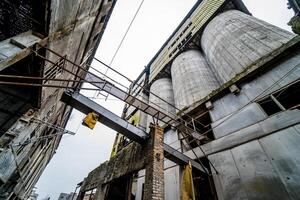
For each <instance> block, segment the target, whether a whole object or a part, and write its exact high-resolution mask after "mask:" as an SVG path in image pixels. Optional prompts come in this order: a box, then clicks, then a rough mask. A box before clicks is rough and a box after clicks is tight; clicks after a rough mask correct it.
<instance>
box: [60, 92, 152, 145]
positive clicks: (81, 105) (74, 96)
mask: <svg viewBox="0 0 300 200" xmlns="http://www.w3.org/2000/svg"><path fill="white" fill-rule="evenodd" d="M61 101H63V102H64V103H66V104H68V105H70V106H72V107H73V108H75V109H76V110H79V111H80V112H82V113H84V114H88V113H90V112H95V113H97V114H98V115H99V118H98V121H99V122H101V123H102V124H104V125H105V126H108V127H110V128H111V129H113V130H115V131H117V132H119V133H122V134H123V135H125V136H126V137H127V138H129V139H131V140H133V141H135V142H138V143H144V142H145V141H146V139H147V138H148V134H146V133H145V132H144V131H143V130H141V129H139V128H137V127H136V126H134V125H131V124H130V123H129V122H127V121H125V120H123V119H122V118H121V117H119V116H118V115H116V114H114V113H113V112H111V111H109V110H107V109H106V108H104V107H102V106H100V105H99V104H97V103H96V102H94V101H92V100H90V99H89V98H87V97H85V96H83V95H82V94H79V93H72V92H65V93H64V94H63V95H62V97H61Z"/></svg>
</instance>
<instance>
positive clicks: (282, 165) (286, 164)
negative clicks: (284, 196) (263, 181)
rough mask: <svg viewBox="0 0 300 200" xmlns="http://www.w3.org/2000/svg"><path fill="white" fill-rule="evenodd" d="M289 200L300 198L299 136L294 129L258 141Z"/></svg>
mask: <svg viewBox="0 0 300 200" xmlns="http://www.w3.org/2000/svg"><path fill="white" fill-rule="evenodd" d="M259 142H260V144H261V145H262V147H263V149H264V151H265V152H266V154H267V155H268V157H269V159H270V160H271V162H272V165H273V166H274V168H275V169H276V171H277V173H278V174H279V176H280V178H281V181H282V182H283V184H284V185H285V188H286V190H287V191H288V193H289V195H290V197H291V199H295V200H296V199H299V197H300V146H299V144H300V134H299V133H297V131H296V130H295V128H294V127H291V128H289V129H286V130H283V131H280V132H278V133H275V134H272V135H269V136H267V137H264V138H262V139H260V140H259Z"/></svg>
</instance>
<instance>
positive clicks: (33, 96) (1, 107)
mask: <svg viewBox="0 0 300 200" xmlns="http://www.w3.org/2000/svg"><path fill="white" fill-rule="evenodd" d="M41 62H42V61H41V60H40V59H39V58H37V57H34V56H33V55H32V56H28V57H26V58H24V59H22V60H20V61H19V62H17V63H15V64H13V65H11V66H10V67H8V68H6V69H4V70H2V71H1V72H0V74H1V75H16V76H36V77H39V76H41V68H40V66H41ZM0 81H3V82H13V83H36V84H39V83H41V82H40V80H30V79H26V80H25V79H20V78H15V77H14V78H12V77H1V78H0ZM40 98H41V88H40V87H28V86H22V85H6V84H5V85H4V84H3V85H1V84H0V102H1V104H0V136H1V135H3V133H5V132H6V131H7V130H8V129H9V128H10V127H11V126H12V125H13V124H14V123H15V122H16V121H17V120H18V118H19V117H21V116H22V115H23V114H25V113H26V112H27V111H28V110H29V109H30V108H32V107H34V108H39V106H40Z"/></svg>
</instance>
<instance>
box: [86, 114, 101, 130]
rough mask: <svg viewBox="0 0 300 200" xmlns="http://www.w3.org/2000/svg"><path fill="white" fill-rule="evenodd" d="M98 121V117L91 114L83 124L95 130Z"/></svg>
mask: <svg viewBox="0 0 300 200" xmlns="http://www.w3.org/2000/svg"><path fill="white" fill-rule="evenodd" d="M97 121H98V115H97V114H96V113H93V112H91V113H89V114H88V115H87V116H86V117H85V118H84V119H83V122H82V124H83V125H85V126H87V127H89V128H90V129H94V127H95V125H96V123H97Z"/></svg>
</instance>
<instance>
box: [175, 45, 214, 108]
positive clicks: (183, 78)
mask: <svg viewBox="0 0 300 200" xmlns="http://www.w3.org/2000/svg"><path fill="white" fill-rule="evenodd" d="M171 75H172V84H173V91H174V99H175V105H176V107H177V108H179V109H182V108H184V107H186V106H190V105H192V104H193V103H194V102H196V101H198V100H200V99H202V98H204V97H205V96H206V95H208V94H209V93H210V92H211V91H213V90H214V89H216V88H217V87H218V86H219V83H218V81H217V79H216V77H215V75H214V73H213V72H212V71H211V69H210V67H209V65H208V64H207V62H206V59H205V58H204V56H203V55H202V54H201V52H200V51H198V50H188V51H186V52H183V53H181V54H180V55H179V56H177V57H176V58H175V60H174V61H173V63H172V67H171Z"/></svg>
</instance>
